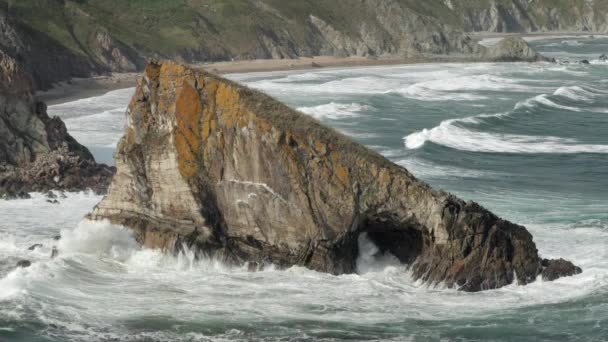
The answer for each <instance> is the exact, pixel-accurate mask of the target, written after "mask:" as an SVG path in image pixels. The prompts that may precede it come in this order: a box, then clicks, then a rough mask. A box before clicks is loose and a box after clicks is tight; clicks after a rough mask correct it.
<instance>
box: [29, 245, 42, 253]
mask: <svg viewBox="0 0 608 342" xmlns="http://www.w3.org/2000/svg"><path fill="white" fill-rule="evenodd" d="M37 248H42V244H41V243H35V244H33V245H31V246H30V248H28V249H27V250H28V251H33V250H35V249H37Z"/></svg>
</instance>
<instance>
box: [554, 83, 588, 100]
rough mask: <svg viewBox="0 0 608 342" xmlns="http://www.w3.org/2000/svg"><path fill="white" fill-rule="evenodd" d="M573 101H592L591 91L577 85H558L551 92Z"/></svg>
mask: <svg viewBox="0 0 608 342" xmlns="http://www.w3.org/2000/svg"><path fill="white" fill-rule="evenodd" d="M553 95H558V96H561V97H565V98H568V99H571V100H575V101H593V95H594V94H593V93H592V92H590V91H588V90H586V89H584V88H582V87H579V86H573V87H560V88H559V89H557V90H556V91H555V93H553Z"/></svg>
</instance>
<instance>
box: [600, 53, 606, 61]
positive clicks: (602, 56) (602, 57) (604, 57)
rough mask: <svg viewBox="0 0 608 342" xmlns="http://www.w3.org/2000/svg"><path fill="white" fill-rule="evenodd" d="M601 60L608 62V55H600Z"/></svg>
mask: <svg viewBox="0 0 608 342" xmlns="http://www.w3.org/2000/svg"><path fill="white" fill-rule="evenodd" d="M599 60H600V61H602V62H608V55H606V54H602V55H601V56H600V58H599Z"/></svg>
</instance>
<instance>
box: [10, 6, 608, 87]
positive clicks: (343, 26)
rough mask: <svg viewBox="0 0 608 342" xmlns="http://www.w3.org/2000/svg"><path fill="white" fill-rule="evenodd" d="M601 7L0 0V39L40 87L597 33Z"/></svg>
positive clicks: (465, 49) (603, 19)
mask: <svg viewBox="0 0 608 342" xmlns="http://www.w3.org/2000/svg"><path fill="white" fill-rule="evenodd" d="M606 13H608V3H606V2H605V1H603V0H535V1H532V0H466V1H455V0H425V1H419V0H382V1H377V0H358V1H354V0H314V1H284V0H234V1H223V0H205V1H188V0H174V1H145V2H144V1H114V0H95V1H92V0H19V1H14V0H12V1H9V0H0V45H2V46H3V47H4V50H5V52H7V53H9V50H8V49H9V48H10V49H12V50H14V51H16V53H11V55H12V56H13V57H15V58H18V59H19V60H22V61H23V66H24V68H26V69H28V72H30V74H32V75H34V80H35V87H36V88H37V89H40V88H48V87H49V86H50V85H51V84H52V83H53V82H56V81H62V80H67V79H69V78H71V77H79V76H89V75H92V74H96V73H103V72H107V71H134V70H141V69H142V68H143V67H144V66H145V60H147V59H149V58H167V59H173V60H178V61H184V62H188V63H199V62H207V61H226V60H231V59H235V60H246V59H254V58H257V59H263V58H297V57H299V56H315V55H333V56H382V55H392V56H408V57H413V56H415V57H419V56H429V55H430V56H433V55H442V56H443V55H446V54H448V55H462V54H470V53H476V52H479V46H478V45H477V44H475V43H474V42H472V41H471V39H470V38H469V37H468V36H467V35H466V34H465V32H472V31H490V32H533V31H534V32H536V31H556V30H571V31H602V32H605V31H607V30H608V24H607V23H608V17H607V14H606Z"/></svg>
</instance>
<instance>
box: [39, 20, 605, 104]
mask: <svg viewBox="0 0 608 342" xmlns="http://www.w3.org/2000/svg"><path fill="white" fill-rule="evenodd" d="M468 34H469V36H471V38H472V39H473V40H475V41H476V42H478V43H480V44H482V45H483V42H484V41H485V42H487V43H489V44H491V43H492V42H493V41H498V40H500V39H502V38H505V37H510V36H521V37H523V38H524V39H526V38H528V39H526V40H530V41H531V40H536V39H551V38H552V37H553V38H555V39H559V38H569V37H590V36H596V37H608V34H606V33H598V32H566V31H564V32H530V33H500V32H470V33H468ZM463 62H465V63H466V62H470V63H475V62H483V61H480V60H477V59H475V58H474V57H471V56H465V55H450V56H447V55H444V56H441V55H436V56H432V57H426V56H419V57H408V58H405V57H401V56H382V57H374V58H369V57H358V56H351V57H335V56H314V57H300V58H298V59H257V60H245V61H223V62H212V63H194V64H190V66H192V67H197V68H203V69H206V70H207V71H209V72H212V73H216V74H219V75H224V74H235V73H252V72H272V71H290V70H320V69H326V68H355V67H362V66H383V65H411V64H422V63H463ZM140 75H141V73H112V74H109V75H103V76H95V77H90V78H75V79H72V80H71V81H69V82H62V83H59V84H57V85H56V86H55V87H53V88H51V89H50V90H47V91H40V92H37V93H36V96H37V97H38V98H39V99H40V100H42V101H44V102H46V103H47V105H49V106H52V105H58V104H62V103H66V102H72V101H76V100H79V99H83V98H87V97H94V96H101V95H103V94H106V93H108V92H110V91H113V90H118V89H125V88H131V87H135V86H136V85H137V79H138V78H139V76H140Z"/></svg>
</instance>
